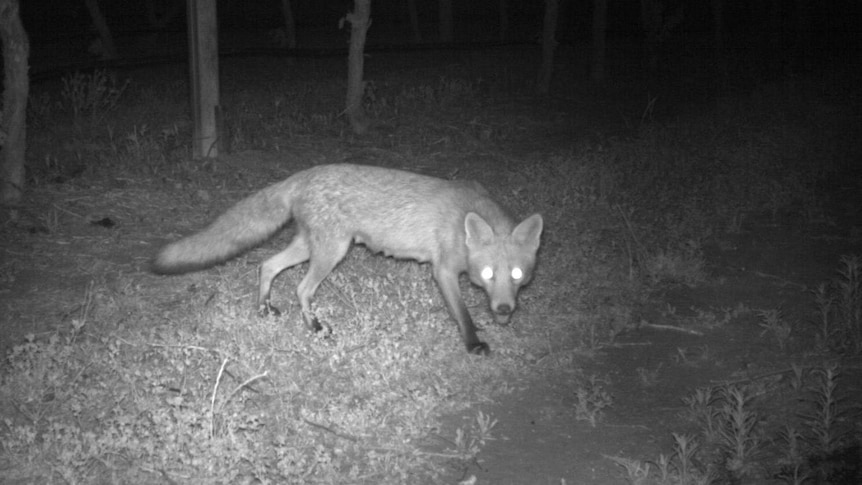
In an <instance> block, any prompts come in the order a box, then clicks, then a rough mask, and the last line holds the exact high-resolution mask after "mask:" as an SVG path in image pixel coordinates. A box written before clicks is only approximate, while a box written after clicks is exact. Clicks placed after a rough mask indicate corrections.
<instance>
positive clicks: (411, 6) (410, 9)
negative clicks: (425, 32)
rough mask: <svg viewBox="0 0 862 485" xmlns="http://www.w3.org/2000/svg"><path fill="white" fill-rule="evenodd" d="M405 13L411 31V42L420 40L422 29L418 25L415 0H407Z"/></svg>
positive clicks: (417, 11)
mask: <svg viewBox="0 0 862 485" xmlns="http://www.w3.org/2000/svg"><path fill="white" fill-rule="evenodd" d="M407 15H408V16H409V17H410V30H411V31H413V42H415V43H417V44H418V43H420V42H422V29H421V28H420V27H419V10H417V9H416V0H407Z"/></svg>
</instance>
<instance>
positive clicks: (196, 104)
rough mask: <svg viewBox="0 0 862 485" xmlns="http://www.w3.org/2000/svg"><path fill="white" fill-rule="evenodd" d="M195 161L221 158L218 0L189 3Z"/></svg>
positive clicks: (200, 0)
mask: <svg viewBox="0 0 862 485" xmlns="http://www.w3.org/2000/svg"><path fill="white" fill-rule="evenodd" d="M188 8H189V10H188V29H189V67H190V75H191V80H190V85H191V108H192V121H193V124H194V134H193V138H192V155H193V156H194V158H202V157H207V158H209V157H212V158H215V157H218V143H217V142H218V141H219V137H218V121H219V118H220V117H219V116H218V114H219V71H218V20H217V17H216V0H188Z"/></svg>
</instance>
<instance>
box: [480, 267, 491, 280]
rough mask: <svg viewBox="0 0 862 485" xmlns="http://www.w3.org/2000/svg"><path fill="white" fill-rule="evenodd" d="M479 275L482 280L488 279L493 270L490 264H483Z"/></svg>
mask: <svg viewBox="0 0 862 485" xmlns="http://www.w3.org/2000/svg"><path fill="white" fill-rule="evenodd" d="M481 276H482V279H483V280H490V279H491V278H493V277H494V270H493V269H491V267H490V266H485V267H484V268H482V273H481Z"/></svg>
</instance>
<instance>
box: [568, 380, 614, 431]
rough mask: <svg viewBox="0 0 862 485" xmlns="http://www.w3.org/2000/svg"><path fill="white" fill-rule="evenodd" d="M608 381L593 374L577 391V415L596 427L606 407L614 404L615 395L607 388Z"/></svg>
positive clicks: (579, 418)
mask: <svg viewBox="0 0 862 485" xmlns="http://www.w3.org/2000/svg"><path fill="white" fill-rule="evenodd" d="M605 384H606V381H604V380H602V379H600V378H599V377H598V376H596V375H593V376H590V378H589V379H588V380H587V381H586V382H584V383H582V385H580V386H578V389H577V390H576V391H575V417H576V418H577V419H578V421H588V422H589V423H590V425H591V426H592V427H594V428H595V427H596V423H598V422H599V421H600V420H601V418H602V416H603V414H604V412H603V411H602V410H603V409H604V408H606V407H608V406H610V405H611V404H613V402H614V400H613V397H612V396H611V395H610V394H608V392H607V391H606V390H605V386H604V385H605Z"/></svg>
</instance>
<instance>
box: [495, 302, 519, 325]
mask: <svg viewBox="0 0 862 485" xmlns="http://www.w3.org/2000/svg"><path fill="white" fill-rule="evenodd" d="M491 310H493V312H494V320H495V321H496V322H497V324H498V325H507V324H508V323H509V319H511V318H512V312H514V311H515V309H514V308H513V306H512V305H510V304H508V303H499V304H497V305H496V306H494V307H493V308H491Z"/></svg>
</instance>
